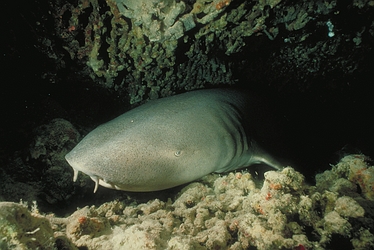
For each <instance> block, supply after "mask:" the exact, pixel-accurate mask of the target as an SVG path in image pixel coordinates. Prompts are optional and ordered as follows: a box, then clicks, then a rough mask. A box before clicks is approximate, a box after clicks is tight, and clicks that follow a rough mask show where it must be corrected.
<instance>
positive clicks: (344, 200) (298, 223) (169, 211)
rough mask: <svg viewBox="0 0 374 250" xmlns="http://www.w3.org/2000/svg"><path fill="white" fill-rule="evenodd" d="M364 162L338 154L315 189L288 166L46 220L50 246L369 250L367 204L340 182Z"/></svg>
mask: <svg viewBox="0 0 374 250" xmlns="http://www.w3.org/2000/svg"><path fill="white" fill-rule="evenodd" d="M365 159H366V157H364V156H362V155H348V156H346V157H344V158H343V159H342V160H341V161H340V162H339V163H338V164H336V165H335V166H333V167H332V169H331V170H327V171H325V172H324V173H321V174H319V175H317V178H316V180H317V184H316V186H309V185H307V184H305V183H304V176H303V175H302V174H300V173H299V172H297V171H295V170H294V169H293V168H291V167H287V168H285V169H283V170H282V171H269V172H266V173H265V174H264V178H265V179H264V182H263V184H262V186H260V187H256V185H255V180H254V179H253V178H252V176H251V174H250V173H248V172H245V171H243V172H236V173H228V174H225V175H218V174H210V175H208V176H206V177H204V178H202V180H201V181H197V182H193V183H191V184H189V185H187V186H185V187H184V188H182V189H181V190H180V192H179V194H178V195H177V196H176V197H174V198H169V199H168V200H167V201H161V200H159V199H157V198H156V199H150V200H149V201H148V202H146V203H141V202H140V203H138V202H135V201H134V200H122V201H118V200H117V201H112V202H107V203H104V204H102V205H101V206H100V207H98V208H96V207H95V206H91V207H84V208H81V209H78V210H77V211H75V212H74V213H73V214H72V215H70V216H68V217H66V218H58V217H56V216H54V215H49V216H46V218H47V219H49V220H50V222H51V224H52V228H53V230H54V232H55V237H56V241H57V240H58V241H59V242H60V244H61V245H64V246H69V245H72V247H71V248H72V249H74V247H79V248H87V249H119V248H123V249H248V248H253V249H282V248H283V249H326V248H334V247H333V246H332V245H331V244H332V243H331V242H332V239H333V238H334V237H337V236H339V237H342V238H345V239H350V242H351V243H350V244H351V246H349V245H347V248H350V249H353V248H354V249H371V248H373V247H374V235H373V233H372V232H371V231H370V230H371V229H370V228H371V226H372V223H373V221H374V214H373V211H374V210H373V209H372V208H373V207H374V202H373V201H372V200H370V198H371V196H370V195H368V194H367V193H361V194H360V193H359V191H358V190H357V189H356V190H353V189H352V186H350V185H348V182H351V181H352V180H356V181H357V183H361V181H360V180H361V178H359V180H358V179H357V178H356V177H357V176H358V175H357V174H359V176H361V173H362V172H361V171H360V170H362V169H363V167H364V169H370V168H371V167H369V166H368V165H367V163H365ZM353 170H357V171H356V172H355V173H353V172H352V171H353ZM348 178H351V179H352V180H351V181H350V180H349V179H348ZM343 180H344V181H343ZM337 181H339V183H340V184H336V183H337ZM17 206H18V207H19V209H22V211H23V213H26V212H27V210H26V208H25V207H20V205H17ZM34 210H35V209H34ZM7 223H8V224H7V225H8V226H7V228H13V227H14V225H13V224H16V225H17V224H19V223H18V222H15V221H12V222H11V223H9V222H7ZM24 226H25V225H24ZM34 229H35V227H32V228H29V229H27V230H30V231H32V230H34ZM27 230H26V231H27ZM36 236H38V237H42V235H40V236H39V235H35V237H36ZM9 241H10V242H12V239H11V238H9V237H8V238H7V240H6V241H5V242H3V243H2V244H9V243H8V242H9ZM40 241H41V240H40V239H39V238H38V239H37V240H36V242H40ZM15 244H20V243H17V242H16V243H15Z"/></svg>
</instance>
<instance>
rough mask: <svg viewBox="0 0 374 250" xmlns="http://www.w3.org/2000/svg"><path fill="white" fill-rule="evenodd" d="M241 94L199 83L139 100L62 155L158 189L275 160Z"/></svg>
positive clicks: (91, 171) (106, 176)
mask: <svg viewBox="0 0 374 250" xmlns="http://www.w3.org/2000/svg"><path fill="white" fill-rule="evenodd" d="M250 108H251V107H248V102H247V97H246V96H245V95H244V94H241V93H240V92H236V91H231V90H197V91H192V92H188V93H184V94H179V95H175V96H171V97H166V98H162V99H158V100H154V101H149V102H148V103H146V104H144V105H141V106H139V107H137V108H135V109H132V110H130V111H128V112H126V113H125V114H123V115H121V116H119V117H117V118H115V119H113V120H111V121H109V122H107V123H105V124H103V125H100V126H99V127H97V128H96V129H94V130H93V131H92V132H90V133H89V134H88V135H87V136H86V137H85V138H83V140H82V141H81V142H80V143H79V144H78V145H77V146H76V147H75V148H74V149H73V150H72V151H71V152H69V153H68V154H67V155H66V157H65V158H66V160H67V161H68V163H69V164H70V165H71V166H72V168H73V169H74V181H75V180H76V179H77V175H78V172H79V171H81V172H83V173H85V174H87V175H89V176H90V177H91V178H92V180H93V181H94V182H95V183H96V185H95V192H96V190H97V188H98V185H101V186H104V187H107V188H113V189H118V190H125V191H135V192H145V191H156V190H162V189H167V188H171V187H174V186H178V185H181V184H184V183H188V182H191V181H194V180H196V179H199V178H201V177H203V176H205V175H207V174H209V173H212V172H218V173H221V172H227V171H231V170H235V169H239V168H242V167H246V166H250V165H252V164H257V163H264V164H267V165H269V166H271V167H273V168H275V169H280V168H281V164H279V163H278V162H277V161H276V160H275V159H273V158H272V157H271V156H270V155H269V154H267V153H266V152H265V151H264V150H263V149H262V148H260V146H259V145H258V143H257V142H255V141H254V140H253V139H252V138H251V133H252V132H253V131H252V128H251V122H252V121H251V120H253V119H256V117H251V115H248V112H247V110H248V109H250Z"/></svg>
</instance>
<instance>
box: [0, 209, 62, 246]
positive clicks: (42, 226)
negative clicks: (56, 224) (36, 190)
mask: <svg viewBox="0 0 374 250" xmlns="http://www.w3.org/2000/svg"><path fill="white" fill-rule="evenodd" d="M54 245H55V239H54V237H53V230H52V228H51V225H50V223H49V221H48V219H46V218H45V217H43V216H41V215H40V214H38V213H31V212H30V211H29V210H28V209H27V207H26V206H24V205H21V204H17V203H13V202H0V248H1V249H52V248H53V247H54Z"/></svg>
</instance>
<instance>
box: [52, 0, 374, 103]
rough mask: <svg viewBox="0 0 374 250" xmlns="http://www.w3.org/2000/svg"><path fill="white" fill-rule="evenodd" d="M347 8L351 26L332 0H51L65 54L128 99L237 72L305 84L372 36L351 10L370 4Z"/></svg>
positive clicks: (347, 69) (348, 65) (350, 63)
mask: <svg viewBox="0 0 374 250" xmlns="http://www.w3.org/2000/svg"><path fill="white" fill-rule="evenodd" d="M349 10H350V12H351V14H350V16H352V17H355V20H357V22H358V23H357V25H354V26H351V25H345V23H344V22H342V20H343V19H344V18H345V16H343V15H346V10H345V7H344V5H338V4H337V1H334V0H331V1H330V0H329V1H322V2H321V1H306V0H304V1H299V2H297V3H295V2H292V1H281V0H267V1H252V2H248V1H244V0H196V1H175V0H169V1H166V0H164V1H154V0H153V1H146V0H139V1H132V0H131V1H122V0H107V1H105V2H104V1H99V0H79V1H78V3H77V4H72V3H65V2H62V1H61V2H57V3H56V4H54V5H53V13H54V15H55V18H56V20H57V21H56V32H57V34H58V35H59V36H60V38H61V39H62V43H63V48H64V49H65V50H66V51H67V52H68V54H69V55H70V60H73V61H76V62H78V63H79V64H81V65H84V69H82V70H80V72H81V73H82V72H84V73H85V74H88V75H90V76H91V78H92V79H93V80H94V81H95V82H96V83H97V84H99V85H100V86H103V87H105V88H109V89H113V90H114V91H116V92H118V93H120V94H121V95H128V96H129V97H130V102H131V103H136V102H139V101H144V100H146V99H155V98H158V97H164V96H169V95H171V94H173V93H176V92H180V91H184V90H190V89H196V88H203V87H206V86H211V85H217V84H226V85H230V84H234V83H236V82H237V80H238V79H241V78H243V79H244V80H245V81H248V80H250V81H254V80H256V81H264V80H265V79H266V80H267V81H269V82H270V83H272V84H274V85H276V88H281V87H284V86H281V85H280V81H279V79H281V80H282V81H284V82H285V84H288V81H295V82H299V83H298V84H300V86H298V87H299V88H300V90H302V91H305V89H307V88H308V87H310V86H309V84H310V83H308V84H307V83H304V84H302V83H303V82H305V81H312V79H313V78H314V77H317V78H318V77H320V76H321V75H326V77H328V76H331V74H332V75H334V76H335V74H334V72H338V71H343V72H344V73H346V74H353V73H354V72H355V71H356V70H357V68H358V67H359V64H361V63H362V61H363V60H364V59H363V58H362V57H357V53H360V52H363V51H369V50H370V49H369V47H367V45H366V43H363V41H366V42H367V44H370V42H369V41H373V34H374V33H373V24H372V23H371V21H369V19H370V18H367V20H366V19H365V17H363V16H362V15H361V14H359V13H370V11H372V4H371V2H370V1H369V2H368V1H359V0H357V1H355V2H354V5H353V7H352V8H350V9H349ZM370 20H371V19H370ZM347 41H348V42H349V44H347V43H346V42H347ZM259 44H263V46H262V47H261V46H259ZM273 48H276V49H273ZM254 51H258V52H254ZM270 51H271V52H270ZM48 53H49V52H48ZM56 53H57V52H56ZM347 55H350V56H347ZM51 56H53V57H56V55H51ZM260 67H261V69H262V72H260V74H259V72H258V70H256V69H258V68H260ZM248 69H249V70H248ZM243 71H244V72H245V73H244V74H243ZM290 76H292V77H290ZM285 77H286V78H287V79H288V80H286V79H284V78H285ZM295 84H296V83H295ZM278 85H280V86H278ZM274 87H275V86H274ZM293 87H294V86H293Z"/></svg>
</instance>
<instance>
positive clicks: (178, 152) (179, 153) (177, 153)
mask: <svg viewBox="0 0 374 250" xmlns="http://www.w3.org/2000/svg"><path fill="white" fill-rule="evenodd" d="M181 154H182V152H181V151H180V150H178V151H175V153H174V155H175V156H176V157H178V156H180V155H181Z"/></svg>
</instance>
